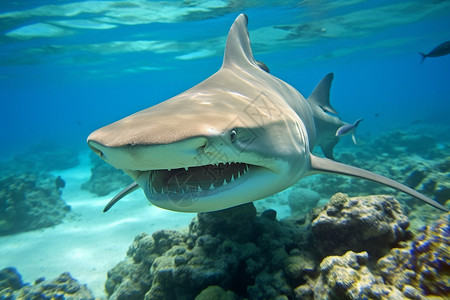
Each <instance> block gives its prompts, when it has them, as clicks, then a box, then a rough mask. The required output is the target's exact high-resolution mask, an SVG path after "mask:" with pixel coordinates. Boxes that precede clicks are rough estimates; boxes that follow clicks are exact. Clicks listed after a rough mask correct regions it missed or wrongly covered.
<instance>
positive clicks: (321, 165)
mask: <svg viewBox="0 0 450 300" xmlns="http://www.w3.org/2000/svg"><path fill="white" fill-rule="evenodd" d="M317 173H331V174H341V175H346V176H353V177H359V178H363V179H367V180H370V181H374V182H378V183H380V184H384V185H386V186H389V187H391V188H394V189H397V190H399V191H402V192H404V193H406V194H408V195H411V196H413V197H414V198H417V199H419V200H422V201H423V202H425V203H428V204H430V205H431V206H433V207H435V208H437V209H440V210H442V211H449V209H448V208H446V207H445V206H443V205H441V204H439V203H438V202H436V201H434V200H433V199H430V198H428V197H427V196H424V195H422V194H421V193H419V192H417V191H416V190H413V189H412V188H409V187H407V186H406V185H403V184H401V183H399V182H397V181H395V180H392V179H389V178H387V177H384V176H381V175H378V174H375V173H372V172H369V171H366V170H363V169H359V168H356V167H352V166H349V165H346V164H342V163H338V162H335V161H332V160H330V159H326V158H321V157H317V156H314V155H312V154H311V174H317Z"/></svg>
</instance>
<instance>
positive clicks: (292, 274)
mask: <svg viewBox="0 0 450 300" xmlns="http://www.w3.org/2000/svg"><path fill="white" fill-rule="evenodd" d="M302 223H303V222H302ZM307 236H308V235H307V231H306V225H301V224H299V223H298V222H297V220H296V219H295V218H292V219H290V220H289V221H281V222H280V221H278V220H277V219H276V212H275V211H273V210H270V211H266V212H264V213H263V214H261V216H257V214H256V209H255V207H254V205H253V204H252V203H249V204H245V205H241V206H237V207H233V208H230V209H226V210H222V211H217V212H210V213H199V214H198V215H197V217H196V218H194V219H193V221H192V223H191V225H190V227H189V232H188V233H180V232H177V231H170V230H162V231H157V232H155V233H153V234H152V235H151V236H150V235H147V234H140V235H138V236H137V237H136V238H135V241H134V242H133V244H132V245H131V247H130V249H129V250H128V253H127V258H126V260H124V261H122V262H120V263H119V264H118V265H117V266H115V267H114V268H113V269H112V270H110V271H109V272H108V279H107V281H106V284H105V287H106V291H107V294H108V295H109V299H147V300H150V299H194V298H195V297H197V296H198V297H203V296H204V295H205V294H206V293H213V292H214V293H221V294H223V292H224V291H227V292H226V294H227V296H226V297H234V296H236V297H238V298H243V297H246V298H248V299H275V298H277V297H281V298H280V299H287V298H289V297H292V296H293V288H294V287H296V286H298V285H299V284H300V283H302V282H305V280H304V276H305V274H309V272H312V270H314V268H315V261H314V259H313V258H312V257H311V256H310V255H308V254H307V253H305V252H302V251H300V250H299V249H302V248H306V245H307V243H308V241H307ZM186 283H189V284H186ZM211 286H218V287H220V289H221V290H220V291H219V289H218V288H209V289H208V287H211ZM205 290H206V291H205ZM202 294H203V295H202ZM200 295H202V296H200ZM224 297H225V296H224ZM231 299H233V298H231Z"/></svg>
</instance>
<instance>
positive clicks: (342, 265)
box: [295, 251, 403, 300]
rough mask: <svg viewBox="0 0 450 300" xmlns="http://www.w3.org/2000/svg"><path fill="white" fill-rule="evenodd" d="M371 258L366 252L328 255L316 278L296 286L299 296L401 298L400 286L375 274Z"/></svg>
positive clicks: (300, 297) (304, 297) (306, 297)
mask: <svg viewBox="0 0 450 300" xmlns="http://www.w3.org/2000/svg"><path fill="white" fill-rule="evenodd" d="M368 262H369V255H368V254H367V252H361V253H354V252H352V251H349V252H347V253H345V254H344V255H343V256H328V257H326V258H325V259H324V260H323V261H322V262H321V263H320V266H319V276H318V277H317V279H315V280H310V281H309V282H308V284H304V285H301V286H299V287H297V288H296V289H295V296H296V299H305V300H308V299H336V300H337V299H352V300H353V299H355V300H356V299H402V298H403V297H401V296H402V295H401V293H399V291H398V290H396V289H392V288H391V287H389V286H387V285H385V284H384V282H383V279H382V278H381V276H377V275H374V274H372V272H371V271H370V269H369V267H368Z"/></svg>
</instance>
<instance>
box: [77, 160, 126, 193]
mask: <svg viewBox="0 0 450 300" xmlns="http://www.w3.org/2000/svg"><path fill="white" fill-rule="evenodd" d="M90 157H91V163H92V165H93V167H92V168H91V178H89V181H87V182H85V183H83V184H82V185H81V188H82V189H84V190H87V191H89V192H91V193H94V194H96V195H98V196H106V195H108V194H109V193H110V192H112V191H115V190H117V189H119V188H123V187H126V186H128V185H130V184H131V183H132V182H133V179H131V178H130V176H128V175H127V174H125V173H124V172H123V171H122V170H118V169H116V168H114V167H113V166H111V165H109V164H106V163H105V162H104V161H103V160H101V159H100V158H99V157H98V156H97V155H95V154H91V156H90Z"/></svg>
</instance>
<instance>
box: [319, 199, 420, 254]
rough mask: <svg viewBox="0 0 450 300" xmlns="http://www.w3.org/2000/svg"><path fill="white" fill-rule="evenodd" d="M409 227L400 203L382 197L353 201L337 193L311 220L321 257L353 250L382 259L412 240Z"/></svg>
mask: <svg viewBox="0 0 450 300" xmlns="http://www.w3.org/2000/svg"><path fill="white" fill-rule="evenodd" d="M408 226H409V222H408V218H407V217H406V216H405V215H404V214H403V211H402V208H401V206H400V203H398V201H397V200H395V199H394V198H393V197H392V196H382V195H379V196H366V197H353V198H350V197H348V196H347V195H345V194H342V193H338V194H336V195H334V196H333V197H332V198H331V200H330V202H329V203H328V204H327V205H326V206H325V207H323V208H322V209H320V210H316V211H315V213H314V214H313V216H312V221H311V231H312V233H313V238H314V242H315V244H316V249H317V250H318V251H319V253H321V254H322V256H325V255H342V254H343V253H345V252H347V251H348V250H352V251H356V252H360V251H368V252H369V254H370V255H371V256H375V257H381V256H382V255H383V254H385V253H386V252H387V251H389V249H390V248H391V246H394V245H396V244H398V242H400V241H404V240H406V239H407V238H409V237H411V233H410V232H409V231H408V230H407V228H408Z"/></svg>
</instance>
